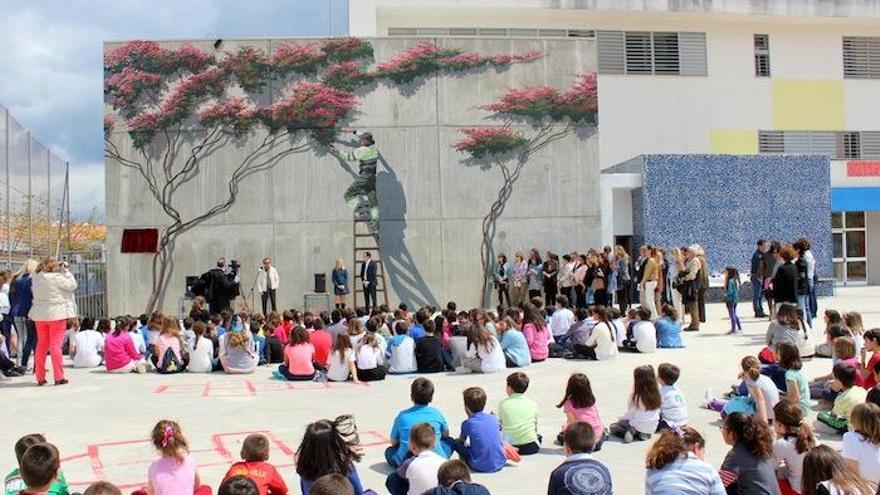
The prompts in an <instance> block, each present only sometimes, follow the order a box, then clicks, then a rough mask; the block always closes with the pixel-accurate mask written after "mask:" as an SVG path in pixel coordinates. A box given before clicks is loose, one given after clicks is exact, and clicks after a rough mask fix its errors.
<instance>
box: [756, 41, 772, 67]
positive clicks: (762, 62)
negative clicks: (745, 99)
mask: <svg viewBox="0 0 880 495" xmlns="http://www.w3.org/2000/svg"><path fill="white" fill-rule="evenodd" d="M755 77H770V36H769V35H767V34H756V35H755Z"/></svg>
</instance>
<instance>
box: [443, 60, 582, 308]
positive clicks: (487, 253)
mask: <svg viewBox="0 0 880 495" xmlns="http://www.w3.org/2000/svg"><path fill="white" fill-rule="evenodd" d="M598 101H599V100H598V93H597V85H596V75H595V74H594V73H587V74H582V75H580V76H578V77H577V78H576V80H575V82H574V84H572V85H571V86H570V87H568V88H566V89H564V90H562V91H559V90H556V89H554V88H551V87H548V86H530V87H526V88H522V89H515V88H511V89H508V90H507V92H506V93H505V94H504V95H502V96H501V98H499V99H498V100H497V101H495V102H493V103H489V104H486V105H483V106H481V107H480V108H481V109H482V110H486V111H489V112H491V113H492V118H493V119H496V120H498V121H500V125H498V126H493V127H480V128H464V129H460V132H461V134H462V135H463V136H462V138H461V140H459V141H458V142H457V143H455V145H454V147H455V149H456V150H458V151H460V152H462V153H464V154H466V155H467V156H468V159H469V160H471V161H474V162H477V163H479V164H481V165H483V166H490V167H491V166H495V167H497V168H498V169H499V170H500V171H501V176H502V183H501V187H500V188H499V189H498V193H497V195H496V197H495V201H494V202H493V203H492V205H491V207H490V208H489V211H488V212H487V213H486V215H485V216H484V217H483V221H482V241H481V244H480V262H481V264H482V269H483V277H482V292H481V294H482V303H483V306H484V307H488V306H489V303H490V299H491V290H490V289H491V286H490V285H489V284H490V281H491V278H492V268H493V262H494V259H495V255H494V245H493V244H494V241H495V231H496V226H497V223H498V219H499V218H500V217H501V214H502V213H503V212H504V208H505V206H506V204H507V200H508V199H510V195H511V194H512V193H513V188H514V185H515V184H516V181H517V179H519V176H520V174H521V173H522V170H523V167H524V166H525V165H526V164H527V163H528V161H529V159H530V158H531V157H532V156H533V155H534V154H535V153H537V152H539V151H541V150H542V149H544V148H545V147H547V146H548V145H550V144H551V143H553V142H555V141H558V140H560V139H563V138H565V137H567V136H570V135H572V134H574V133H575V132H576V131H577V129H578V128H584V127H590V126H595V125H596V124H597V116H598V110H599V106H598ZM517 123H527V124H530V126H529V128H530V129H529V132H528V133H526V132H523V131H515V130H514V129H513V126H514V124H517Z"/></svg>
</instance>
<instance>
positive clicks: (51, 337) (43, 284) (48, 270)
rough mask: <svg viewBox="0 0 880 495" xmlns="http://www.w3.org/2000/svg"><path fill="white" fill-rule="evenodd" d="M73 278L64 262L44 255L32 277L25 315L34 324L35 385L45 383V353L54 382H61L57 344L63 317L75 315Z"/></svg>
mask: <svg viewBox="0 0 880 495" xmlns="http://www.w3.org/2000/svg"><path fill="white" fill-rule="evenodd" d="M75 291H76V279H75V278H73V275H72V274H71V273H70V271H69V270H68V269H67V264H66V263H59V262H58V260H56V259H55V258H46V259H44V260H43V262H42V263H40V268H39V269H38V270H37V273H36V274H34V277H33V293H34V305H33V307H31V312H30V314H29V316H30V319H31V320H33V321H34V323H35V324H36V327H37V353H36V356H34V374H36V375H37V385H40V386H42V385H45V384H46V354H47V353H48V354H50V355H51V356H52V376H53V377H54V378H55V385H64V384H65V383H67V380H65V379H64V358H63V357H62V355H61V343H62V341H63V340H64V331H65V330H66V328H67V319H68V318H74V317H76V300H75V299H74V292H75Z"/></svg>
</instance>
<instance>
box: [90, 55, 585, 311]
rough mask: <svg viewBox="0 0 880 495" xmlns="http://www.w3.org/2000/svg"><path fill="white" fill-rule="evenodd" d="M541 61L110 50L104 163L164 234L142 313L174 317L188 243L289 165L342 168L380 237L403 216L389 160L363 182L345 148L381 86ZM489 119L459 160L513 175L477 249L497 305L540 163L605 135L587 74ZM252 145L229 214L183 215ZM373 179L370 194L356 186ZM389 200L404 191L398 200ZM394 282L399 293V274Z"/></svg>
mask: <svg viewBox="0 0 880 495" xmlns="http://www.w3.org/2000/svg"><path fill="white" fill-rule="evenodd" d="M215 48H217V47H215ZM543 56H544V55H543V54H542V53H540V52H535V51H529V52H523V53H495V54H483V53H476V52H470V51H465V50H464V49H457V48H448V47H441V46H438V45H436V44H433V43H430V42H419V43H416V44H414V45H412V46H411V47H409V48H407V49H405V50H403V51H401V52H400V53H397V54H395V55H393V56H391V57H388V58H387V59H386V60H380V61H377V60H375V57H374V50H373V45H372V44H371V42H370V41H369V40H364V39H358V38H333V39H325V40H316V41H297V42H289V43H280V44H276V45H275V47H274V49H273V50H271V52H267V51H264V50H261V49H259V48H255V47H252V46H241V47H239V48H237V49H235V50H230V51H225V50H222V48H221V49H217V50H215V51H213V52H211V51H208V50H204V49H200V48H197V47H195V46H193V45H191V44H182V45H180V46H179V47H176V48H169V47H167V46H165V45H161V44H159V43H155V42H151V41H133V42H129V43H126V44H123V45H120V46H118V47H115V48H113V49H111V50H108V51H107V52H106V53H105V60H104V70H105V76H104V91H105V102H106V105H107V114H106V116H105V119H104V130H105V157H106V159H107V160H108V163H109V162H113V163H115V164H117V165H119V166H121V167H123V168H126V169H130V170H132V171H134V172H135V175H136V176H137V177H138V178H139V180H140V181H141V182H142V183H143V187H144V190H146V191H148V192H149V194H150V196H152V199H153V200H155V201H156V202H157V204H158V205H160V206H161V210H162V213H163V214H164V216H165V217H166V220H167V223H165V224H163V226H162V228H161V230H160V238H159V244H158V248H157V251H156V253H155V254H154V256H153V261H152V280H151V281H150V283H151V287H150V297H149V300H148V301H146V304H145V305H146V310H147V311H152V310H153V309H158V308H162V307H163V305H164V300H165V297H166V290H167V288H168V286H169V282H170V277H171V275H172V272H173V268H174V261H175V246H176V243H177V241H178V239H179V238H180V236H181V235H183V234H185V233H186V232H188V231H190V230H192V229H193V228H195V227H197V226H199V225H200V224H203V223H205V222H207V221H209V220H211V219H212V218H215V217H217V216H218V215H221V214H223V213H224V212H227V211H228V210H229V209H230V208H231V207H232V206H233V205H234V204H235V202H236V198H237V197H238V194H239V188H240V185H241V184H242V182H243V181H245V180H247V179H248V177H251V176H254V175H255V174H260V173H263V172H265V171H267V170H270V169H272V168H273V167H275V166H277V165H278V164H279V163H282V162H283V161H284V159H285V157H289V156H291V155H293V154H303V153H313V154H315V155H317V156H324V155H328V154H329V155H333V156H336V157H338V158H339V161H340V166H341V167H342V168H343V169H345V170H347V171H348V172H349V173H350V174H351V175H352V179H353V184H352V187H350V188H349V190H348V191H347V193H346V196H345V198H342V197H340V198H339V201H348V202H349V204H350V206H352V208H354V209H355V210H356V211H358V210H359V209H360V210H364V209H366V210H365V211H366V212H367V214H368V215H371V219H372V220H373V222H372V223H371V225H372V228H373V229H374V232H377V233H378V229H379V225H380V223H381V218H382V205H383V201H382V195H383V194H395V195H396V196H398V197H399V198H398V200H397V201H395V203H396V204H399V203H400V199H401V198H402V201H403V205H405V204H406V191H404V190H403V189H402V187H399V186H400V183H399V182H397V181H396V179H395V177H394V171H393V169H392V168H391V167H390V166H388V165H387V164H386V166H385V167H384V168H385V171H384V172H382V173H379V174H378V175H377V173H376V169H375V163H376V162H382V161H383V157H382V155H381V147H379V149H378V150H377V152H376V155H375V156H372V155H371V156H370V157H366V162H370V161H371V160H372V163H373V167H374V168H373V169H372V176H371V177H369V174H370V171H369V170H367V171H366V172H365V171H364V167H363V165H364V163H365V155H363V156H358V155H357V150H355V149H354V148H348V147H349V146H351V145H352V144H353V143H352V139H351V137H350V136H351V134H350V126H349V124H350V121H351V120H352V119H353V118H354V116H355V115H356V114H358V112H359V111H360V110H359V102H360V98H361V97H363V96H364V95H366V94H368V93H370V92H372V91H374V90H375V89H376V88H377V87H378V86H379V85H382V86H386V87H389V88H394V89H396V90H398V91H400V93H401V94H403V95H406V94H407V92H410V91H413V88H416V87H418V86H419V85H420V84H422V83H423V82H424V81H425V80H427V79H428V78H431V77H436V76H437V75H441V74H454V75H457V76H459V77H475V78H476V77H480V74H481V73H482V72H483V71H489V70H494V71H504V70H506V69H507V68H508V67H509V66H511V65H512V64H521V63H523V64H528V63H536V62H537V61H540V60H541V58H542V57H543ZM270 87H272V88H275V90H274V91H270V90H269V88H270ZM278 88H280V90H278ZM480 108H481V109H482V110H485V111H487V112H489V113H490V114H491V120H490V122H489V123H488V124H487V125H486V126H484V127H478V128H476V127H470V128H463V129H461V133H462V136H463V137H462V139H461V140H460V141H459V142H457V143H455V144H454V148H455V149H456V150H457V151H458V152H460V153H459V156H460V157H461V162H462V164H464V165H478V166H480V167H484V168H487V167H497V168H499V169H500V170H501V171H502V174H503V183H502V184H500V185H499V188H498V190H497V194H496V198H495V201H494V203H493V204H492V207H491V209H490V211H489V212H487V213H486V215H485V217H484V219H483V222H482V241H481V245H479V246H474V252H475V255H476V253H477V252H479V253H480V259H481V262H482V266H483V291H482V292H483V295H484V300H486V301H488V300H487V299H486V298H487V295H488V280H489V267H490V265H491V263H492V258H493V247H492V246H493V243H494V236H495V229H496V224H497V220H498V219H499V218H500V217H501V215H502V214H503V211H504V206H505V202H506V200H507V199H508V198H509V197H510V194H511V192H512V191H513V188H514V186H515V184H516V181H517V178H518V177H519V175H520V173H521V172H522V170H523V168H524V167H525V166H527V164H528V162H529V159H530V157H532V156H533V155H534V154H535V153H536V152H538V151H539V150H541V149H542V148H544V147H546V146H548V145H549V144H550V143H552V142H554V141H556V140H559V139H562V138H564V137H566V136H568V135H571V134H573V133H576V132H577V131H578V130H584V129H586V131H585V132H591V131H590V129H592V130H595V124H596V115H597V97H596V78H595V75H594V74H592V73H585V74H582V75H580V76H578V77H577V78H576V79H575V80H574V81H573V83H572V85H571V86H570V87H568V88H561V89H556V88H551V87H547V86H533V87H525V88H509V89H508V90H507V92H506V93H502V94H500V95H498V100H497V101H495V102H489V103H486V104H484V105H483V106H481V107H480ZM513 123H518V124H522V123H527V124H529V126H528V129H530V130H531V131H530V132H524V131H523V130H522V126H519V127H517V129H519V130H513V129H512V128H511V125H512V124H513ZM114 132H116V133H119V132H124V133H126V134H127V136H128V138H129V142H128V143H126V144H125V146H123V145H121V144H120V143H119V141H118V140H116V139H113V138H112V136H113V134H114ZM246 141H247V142H248V143H255V144H254V145H252V146H250V147H249V148H248V151H247V153H246V154H244V155H243V156H242V158H241V159H240V160H237V163H236V164H235V167H234V169H233V170H232V171H231V173H230V174H229V175H228V177H225V178H224V179H225V181H224V182H225V183H226V184H227V187H226V190H225V191H223V193H222V194H221V195H220V200H219V201H217V202H216V204H213V205H211V206H210V207H208V208H205V209H204V210H203V211H197V212H193V211H190V209H188V208H185V207H182V206H181V205H182V204H183V203H184V202H185V201H186V198H185V197H182V196H183V195H182V194H180V191H181V187H182V186H183V185H184V184H186V183H188V182H190V181H193V180H194V179H195V178H196V177H198V175H199V174H204V173H206V168H207V167H209V166H210V164H211V157H212V156H214V155H217V154H221V153H223V151H224V149H226V148H227V147H238V148H241V147H243V146H244V143H245V142H246ZM361 141H362V142H361V143H359V144H361V145H364V144H366V143H364V142H363V140H362V139H361ZM346 161H354V162H359V165H360V168H359V169H358V170H354V168H353V166H349V165H348V163H346ZM365 173H366V174H367V179H368V180H367V182H359V181H363V179H364V174H365ZM389 184H390V185H389ZM395 184H396V185H397V187H394V185H395ZM389 188H391V189H394V191H393V192H388V191H389ZM352 191H354V192H352ZM363 201H366V203H364V202H363ZM377 202H378V204H376V203H377ZM404 208H405V206H404ZM383 235H384V234H383ZM384 249H385V248H384V246H383V250H384ZM386 256H387V254H386ZM393 256H394V255H393V254H392V257H393ZM397 258H398V259H397V261H398V262H399V263H401V264H403V265H406V270H405V272H406V274H407V275H406V276H407V277H411V278H413V279H414V280H415V279H418V278H419V277H418V267H417V266H414V262H413V261H412V260H411V259H410V256H409V253H408V252H406V249H405V247H404V249H402V250H401V252H400V253H397ZM390 275H391V276H392V280H391V283H392V285H396V284H395V280H394V275H395V274H394V273H393V272H392V273H390ZM415 282H418V280H415ZM399 285H400V286H401V287H403V286H408V287H410V288H411V289H410V290H413V291H416V292H420V294H419V295H418V296H419V298H420V300H423V301H424V300H427V299H429V298H432V297H433V296H431V294H430V288H428V287H426V286H425V284H424V281H421V282H420V283H414V282H413V281H412V280H404V281H400V284H399ZM412 287H415V288H414V289H413V288H412ZM398 292H400V290H398ZM398 296H401V294H398Z"/></svg>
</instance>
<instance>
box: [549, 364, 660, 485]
mask: <svg viewBox="0 0 880 495" xmlns="http://www.w3.org/2000/svg"><path fill="white" fill-rule="evenodd" d="M652 371H653V370H652ZM563 436H564V440H563V441H564V444H565V456H566V458H565V460H564V461H562V464H560V465H559V467H557V468H556V469H554V470H553V472H552V473H550V482H549V484H548V486H547V495H580V494H583V493H589V494H591V495H611V493H612V486H611V473H610V472H609V471H608V468H607V467H605V465H604V464H602V463H601V462H599V461H597V460H596V459H593V456H592V455H591V454H590V453H591V452H593V447H594V445H595V442H596V438H595V436H594V434H593V427H592V426H590V425H589V424H588V423H583V422H577V423H574V424H572V425H569V426H568V427H567V428H566V429H565V433H564V434H563Z"/></svg>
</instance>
